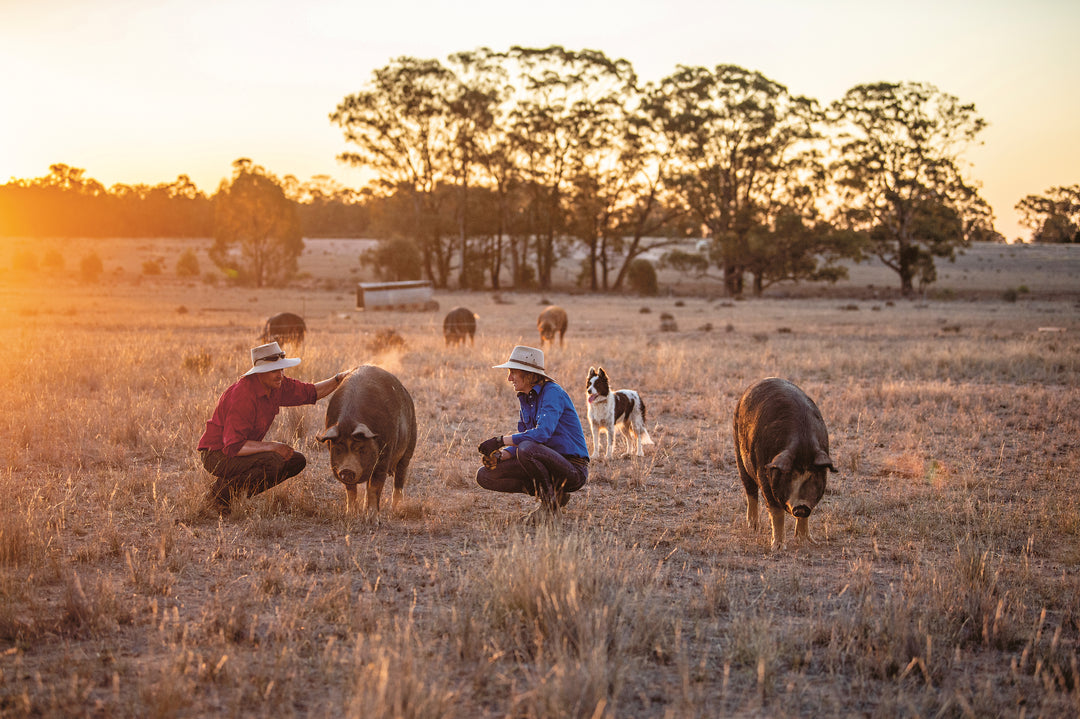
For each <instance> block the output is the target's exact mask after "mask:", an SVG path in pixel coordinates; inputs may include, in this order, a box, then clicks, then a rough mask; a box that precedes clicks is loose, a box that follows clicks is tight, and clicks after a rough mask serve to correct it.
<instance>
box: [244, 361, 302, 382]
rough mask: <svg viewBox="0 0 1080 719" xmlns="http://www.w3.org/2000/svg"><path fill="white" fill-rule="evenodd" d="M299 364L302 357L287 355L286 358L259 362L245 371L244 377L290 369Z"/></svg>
mask: <svg viewBox="0 0 1080 719" xmlns="http://www.w3.org/2000/svg"><path fill="white" fill-rule="evenodd" d="M298 364H300V359H299V358H298V357H285V358H284V359H279V360H274V361H273V362H266V363H264V364H257V365H255V366H254V367H252V368H251V369H249V370H248V371H247V372H245V373H244V377H247V376H248V375H249V374H262V373H264V372H273V371H275V370H279V369H288V368H289V367H295V366H296V365H298Z"/></svg>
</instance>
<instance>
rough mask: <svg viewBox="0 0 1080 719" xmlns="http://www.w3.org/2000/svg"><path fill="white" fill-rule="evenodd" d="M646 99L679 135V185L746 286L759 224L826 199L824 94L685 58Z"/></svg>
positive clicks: (736, 285) (735, 279)
mask: <svg viewBox="0 0 1080 719" xmlns="http://www.w3.org/2000/svg"><path fill="white" fill-rule="evenodd" d="M646 108H647V110H648V111H649V112H650V113H651V115H652V116H653V117H654V118H655V119H656V121H657V122H658V123H659V124H660V126H661V127H662V128H663V129H664V131H665V132H666V133H668V134H669V135H671V136H672V137H674V138H675V143H676V146H675V151H674V153H673V160H674V163H673V166H672V174H671V179H670V182H671V185H672V187H673V188H674V189H676V190H677V192H678V194H679V196H680V197H681V199H682V201H683V202H684V203H685V204H686V206H687V207H688V208H689V210H690V212H691V213H692V216H693V218H694V220H695V221H696V222H697V223H699V224H700V225H702V226H704V228H705V229H706V230H707V232H708V234H709V235H710V239H711V241H712V243H713V248H712V251H711V253H710V254H711V257H712V258H713V259H714V261H715V262H716V263H717V264H718V265H719V266H720V267H721V268H722V269H723V278H724V285H725V288H726V290H727V292H728V294H731V295H739V294H741V293H742V291H743V275H744V273H745V272H746V270H747V268H748V265H749V264H750V263H751V262H752V261H753V255H752V253H753V250H754V248H753V247H752V246H751V243H750V234H751V232H754V231H759V232H760V231H761V230H763V229H765V230H767V229H768V228H771V227H772V226H773V225H774V223H775V221H776V218H777V217H779V216H780V215H781V214H782V213H791V212H796V213H803V212H807V211H808V208H810V207H811V206H812V205H813V204H814V203H815V202H817V201H818V200H819V199H820V198H819V197H818V192H817V188H818V187H819V186H820V184H821V179H822V177H823V171H822V159H821V151H820V147H819V145H818V142H817V141H818V139H819V137H820V131H819V129H818V123H819V121H820V118H821V113H820V110H819V109H818V107H817V103H816V102H814V101H813V100H811V99H808V98H805V97H799V96H792V95H791V94H790V93H789V92H788V90H787V88H785V87H784V86H783V85H781V84H780V83H777V82H775V81H773V80H770V79H769V78H767V77H765V76H764V75H762V74H761V73H759V72H754V71H750V70H745V69H743V68H741V67H737V66H734V65H718V66H717V67H716V68H714V69H711V70H710V69H708V68H704V67H679V68H678V70H677V71H676V72H675V73H673V74H671V75H669V76H668V77H666V78H664V79H662V80H661V81H660V82H659V83H658V84H657V85H656V86H655V87H654V88H653V90H652V92H651V93H650V96H649V98H648V99H647V101H646Z"/></svg>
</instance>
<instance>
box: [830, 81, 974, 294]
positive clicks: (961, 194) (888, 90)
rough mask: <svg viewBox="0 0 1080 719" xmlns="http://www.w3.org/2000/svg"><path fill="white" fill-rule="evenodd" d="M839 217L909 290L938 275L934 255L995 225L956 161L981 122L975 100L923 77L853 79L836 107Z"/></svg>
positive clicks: (903, 288) (947, 252)
mask: <svg viewBox="0 0 1080 719" xmlns="http://www.w3.org/2000/svg"><path fill="white" fill-rule="evenodd" d="M832 121H833V123H834V126H835V127H836V128H837V132H838V144H837V147H836V151H837V157H836V160H835V162H834V163H833V165H832V169H833V172H834V173H835V177H834V179H835V187H836V188H837V191H838V193H839V207H838V209H837V214H838V216H839V217H840V218H841V219H842V220H843V221H844V222H845V223H846V225H847V226H848V227H849V228H853V229H856V230H861V231H863V232H865V233H867V236H868V237H869V239H870V252H872V253H873V254H874V255H876V256H877V257H878V258H879V259H880V260H881V261H882V262H883V263H884V264H885V265H886V266H887V267H889V268H891V269H892V270H894V271H895V272H896V273H897V274H898V275H899V276H900V288H901V291H902V292H903V293H905V294H910V293H912V292H913V291H914V282H915V280H916V279H918V280H919V281H920V283H928V282H932V281H934V279H935V278H936V273H935V271H934V258H935V257H946V258H952V257H954V256H955V253H956V250H957V248H960V247H963V246H965V245H966V244H967V243H968V242H969V241H970V239H971V238H972V237H974V236H978V235H979V234H980V233H986V232H988V231H990V230H991V228H992V217H991V214H990V209H989V207H988V206H987V205H986V203H985V202H984V201H983V200H982V198H981V197H980V196H979V193H978V188H977V186H976V185H975V184H973V183H972V182H971V181H969V180H968V179H967V178H966V177H965V174H964V172H963V168H962V165H961V162H962V154H963V152H964V150H965V149H966V148H967V147H968V146H970V145H971V143H973V142H974V141H975V138H976V137H977V135H978V134H979V133H980V132H981V131H982V130H983V128H985V127H986V122H985V121H984V120H983V119H982V118H981V117H979V116H978V115H977V114H976V111H975V106H974V105H970V104H964V103H961V102H960V101H959V100H958V99H957V98H955V97H953V96H952V95H949V94H947V93H944V92H941V91H940V90H938V89H937V88H936V87H934V86H933V85H929V84H925V83H912V82H904V83H876V84H870V85H858V86H856V87H853V88H851V89H850V90H848V91H847V93H846V94H845V95H844V97H843V98H841V99H840V100H837V101H836V102H835V103H833V105H832Z"/></svg>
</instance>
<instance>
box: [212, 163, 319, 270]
mask: <svg viewBox="0 0 1080 719" xmlns="http://www.w3.org/2000/svg"><path fill="white" fill-rule="evenodd" d="M213 203H214V244H213V245H212V246H211V247H210V252H209V254H210V259H211V260H212V261H213V262H214V264H215V265H217V266H218V267H220V268H221V269H223V270H225V271H226V272H227V273H228V274H230V275H232V276H235V277H238V278H239V279H241V280H245V281H247V282H250V283H252V284H254V285H255V286H256V287H262V286H263V284H265V283H267V282H273V281H277V280H284V279H288V278H289V277H291V276H292V275H294V274H295V273H296V269H297V262H298V260H299V258H300V253H302V252H303V251H304V239H303V235H302V233H301V232H300V219H299V216H298V214H297V211H296V204H295V203H294V202H293V201H292V200H290V199H289V198H288V197H286V196H285V191H284V190H283V189H282V187H281V183H280V182H279V181H278V179H277V178H276V177H274V176H273V175H272V174H270V173H268V172H267V171H266V170H265V169H263V168H262V167H259V166H258V165H256V164H254V163H253V162H252V161H251V160H249V159H247V158H241V159H239V160H236V161H235V162H233V174H232V178H230V179H228V180H222V182H221V185H220V187H219V188H218V191H217V193H216V194H215V195H214V197H213Z"/></svg>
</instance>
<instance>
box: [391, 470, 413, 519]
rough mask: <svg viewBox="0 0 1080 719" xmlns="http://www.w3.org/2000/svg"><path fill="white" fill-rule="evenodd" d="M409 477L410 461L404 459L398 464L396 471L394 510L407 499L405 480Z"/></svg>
mask: <svg viewBox="0 0 1080 719" xmlns="http://www.w3.org/2000/svg"><path fill="white" fill-rule="evenodd" d="M408 477H409V460H408V459H403V460H401V461H400V462H398V465H397V467H396V468H395V469H394V496H393V498H392V499H391V504H390V506H391V507H392V508H394V509H397V508H398V505H400V504H401V502H402V501H403V500H404V499H405V480H406V479H408Z"/></svg>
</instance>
